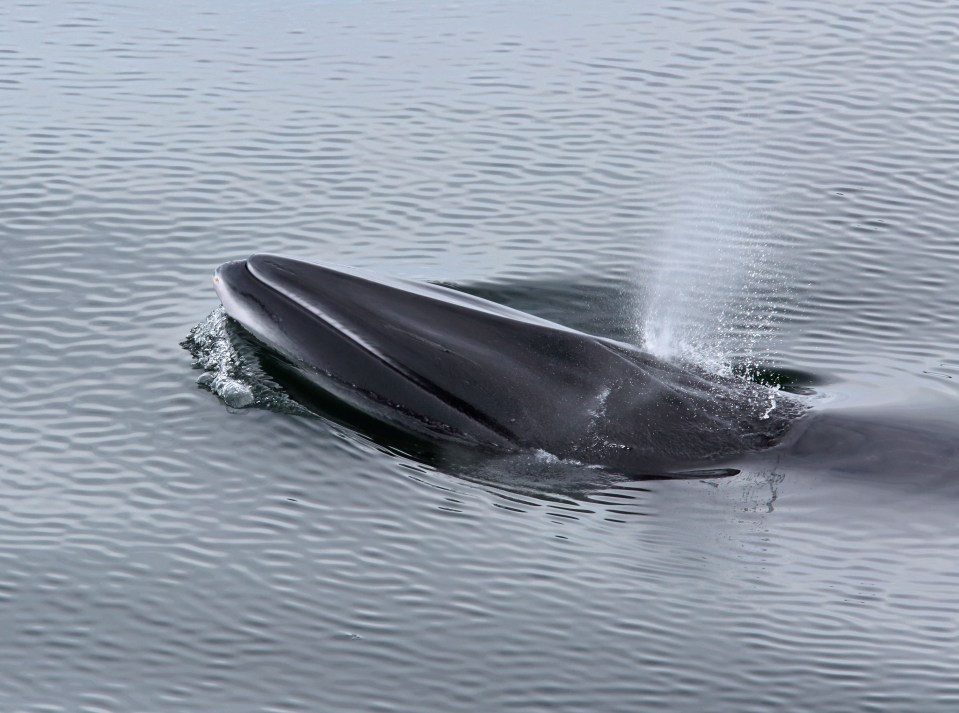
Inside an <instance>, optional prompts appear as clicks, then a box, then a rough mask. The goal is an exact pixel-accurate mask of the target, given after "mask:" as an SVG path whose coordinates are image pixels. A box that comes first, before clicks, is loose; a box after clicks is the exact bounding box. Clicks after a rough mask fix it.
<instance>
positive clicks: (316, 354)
mask: <svg viewBox="0 0 959 713" xmlns="http://www.w3.org/2000/svg"><path fill="white" fill-rule="evenodd" d="M213 283H214V287H215V289H216V292H217V295H218V296H219V298H220V301H221V302H222V304H223V307H224V309H225V310H226V312H227V314H228V315H229V316H230V317H232V318H233V319H234V320H236V321H237V322H239V324H240V325H241V326H242V327H243V328H244V329H246V330H247V331H248V332H250V333H251V334H252V335H253V336H254V337H256V339H257V340H259V341H260V342H261V343H263V344H264V345H265V346H267V347H268V348H269V349H270V350H272V351H273V352H277V353H279V354H280V355H282V356H283V357H285V358H286V359H287V360H288V361H289V363H290V364H292V365H294V366H295V367H296V368H298V369H299V370H300V371H301V372H302V373H304V374H306V375H307V376H308V377H309V379H310V380H311V381H312V382H313V383H314V384H315V385H316V386H318V387H319V388H320V389H322V390H323V391H325V392H326V393H327V394H332V395H333V396H335V397H337V398H339V399H341V400H343V401H345V402H346V403H347V404H349V405H351V406H353V407H355V408H358V409H360V410H362V411H364V412H366V413H371V414H374V415H377V416H379V417H381V418H383V419H385V420H388V421H391V422H394V423H395V422H397V421H400V422H402V423H401V424H400V425H402V426H404V427H406V428H409V429H411V430H414V431H421V432H422V431H427V432H429V433H430V434H431V435H434V436H435V435H436V434H437V432H439V433H440V435H449V436H451V437H453V438H455V439H457V440H468V441H470V442H473V443H476V442H479V443H487V444H490V445H495V446H497V447H500V448H502V447H503V446H504V445H508V444H509V445H511V444H512V442H513V434H512V433H511V429H510V428H509V426H508V424H509V420H508V419H502V418H497V417H494V416H493V415H492V413H493V411H494V410H493V409H491V408H487V407H485V406H484V405H483V404H482V401H483V400H484V399H483V398H469V399H464V398H463V395H462V393H460V386H461V383H462V382H463V379H462V378H460V374H461V372H462V373H467V372H473V373H475V372H476V371H477V370H478V371H479V372H482V364H477V363H476V361H475V360H476V359H482V360H484V361H485V360H487V359H489V357H488V356H487V354H486V353H485V352H486V351H487V350H488V349H489V347H490V346H492V345H489V344H483V345H482V351H481V352H480V353H476V354H474V353H473V352H474V351H475V345H474V342H475V332H471V330H470V324H471V320H473V321H475V320H479V321H480V322H485V321H488V320H489V319H490V318H493V319H494V321H495V320H502V318H503V317H506V318H507V321H509V320H510V319H516V320H520V319H521V320H523V321H524V322H527V323H535V322H536V319H535V318H533V317H530V316H528V315H524V314H522V313H520V312H515V311H514V310H510V309H508V308H506V307H502V308H501V307H499V306H498V305H492V304H490V303H487V302H485V300H480V299H478V298H474V297H471V296H469V295H466V294H462V293H459V292H455V291H453V290H449V289H446V288H442V287H438V286H435V285H430V284H427V283H420V282H414V281H409V280H402V279H396V278H385V277H381V276H372V275H368V274H366V273H364V272H362V271H359V270H355V269H352V268H347V267H340V266H333V265H324V264H315V263H307V262H302V261H299V260H293V259H290V258H285V257H280V256H276V255H268V254H257V255H253V256H251V257H249V258H247V259H246V260H238V261H234V262H227V263H224V264H223V265H221V266H220V267H218V268H217V269H216V271H215V272H214V275H213ZM471 350H472V351H471ZM470 357H472V358H471V359H470V361H469V362H467V361H466V359H468V358H470ZM473 380H474V382H475V376H474V377H473ZM494 395H495V394H489V396H488V397H486V398H489V397H492V396H494ZM480 396H482V394H480Z"/></svg>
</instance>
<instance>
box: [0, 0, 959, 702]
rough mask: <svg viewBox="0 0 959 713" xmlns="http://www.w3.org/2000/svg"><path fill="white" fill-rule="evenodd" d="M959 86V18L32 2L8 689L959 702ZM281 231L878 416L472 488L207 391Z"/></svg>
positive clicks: (14, 196)
mask: <svg viewBox="0 0 959 713" xmlns="http://www.w3.org/2000/svg"><path fill="white" fill-rule="evenodd" d="M957 77H959V5H956V4H954V3H953V4H950V3H943V2H919V1H910V2H906V3H901V2H897V3H893V2H869V3H865V2H850V3H838V4H837V3H832V2H824V1H822V0H810V1H800V2H785V1H782V2H779V1H778V0H770V1H753V0H734V1H731V2H725V1H719V2H659V1H657V0H652V1H651V2H616V1H614V0H598V1H597V2H592V3H576V2H568V1H567V0H558V1H557V2H549V3H546V2H534V1H533V0H520V1H518V2H503V1H500V0H491V1H489V2H485V1H484V2H479V1H477V0H465V1H464V2H455V3H445V2H443V3H441V2H429V1H425V0H414V1H412V2H376V1H371V2H356V1H350V0H342V1H339V0H329V1H318V2H310V1H307V0H290V1H289V2H286V3H282V4H277V3H272V2H266V1H265V0H241V1H238V2H226V1H225V0H209V1H208V2H190V1H187V0H171V1H170V2H166V3H159V4H158V3H154V2H145V1H143V2H126V1H124V0H119V1H118V2H106V1H103V2H99V1H95V2H90V1H83V2H80V1H77V2H67V1H59V0H52V1H50V2H19V1H18V0H10V1H9V2H4V3H3V4H2V5H0V158H2V160H0V397H2V403H3V407H4V408H3V409H2V412H0V710H2V711H4V712H10V713H21V712H23V713H40V712H41V711H42V712H43V713H60V712H63V713H68V712H70V713H72V712H85V713H104V712H111V713H112V712H116V713H131V712H134V711H136V712H151V713H152V712H167V711H177V712H180V711H189V712H198V713H206V712H210V713H214V712H222V711H230V713H247V712H249V713H253V712H261V711H262V712H266V711H269V712H273V713H280V712H284V713H286V712H293V711H296V712H304V713H307V712H320V713H325V712H327V711H328V712H331V713H333V712H336V713H342V712H346V711H362V712H365V711H416V712H427V711H435V712H437V713H459V712H464V713H465V712H467V711H470V712H472V711H505V710H510V711H529V712H530V713H533V712H538V711H546V710H549V711H570V712H573V711H577V712H578V711H589V712H591V713H596V712H604V713H605V712H607V711H609V712H612V711H622V712H623V713H635V712H636V711H653V710H655V711H667V712H670V713H674V712H675V713H678V712H681V711H682V712H687V711H688V712H690V713H693V712H696V713H698V712H701V711H716V712H719V711H722V712H729V713H750V712H755V713H765V712H767V711H817V712H819V713H832V712H836V713H840V712H859V711H883V712H885V711H923V712H928V713H934V712H938V711H944V712H945V711H950V712H951V711H955V710H957V709H959V603H957V602H959V555H957V554H956V552H957V550H959V528H957V525H956V522H957V518H956V513H957V508H959V472H957V471H959V465H957V456H956V448H957V447H956V443H957V438H955V437H954V436H955V434H957V433H959V388H957V385H959V287H957V285H956V275H957V274H959V232H957V231H959V93H957V81H956V78H957ZM262 251H269V252H276V253H281V254H284V255H289V256H292V257H298V258H303V259H308V260H309V259H313V260H324V261H331V262H336V263H343V264H349V265H355V266H358V267H362V268H367V269H372V270H376V271H379V272H383V273H387V274H392V275H401V276H405V277H411V278H420V279H425V280H431V281H438V282H442V283H444V284H449V285H453V286H456V287H458V288H461V289H464V290H467V291H471V292H474V293H476V294H481V295H483V296H486V297H489V298H491V299H494V300H497V301H499V302H503V303H506V304H509V305H511V306H513V307H517V308H519V309H523V310H526V311H528V312H533V313H536V314H539V315H542V316H545V317H548V318H550V319H553V320H556V321H559V322H562V323H564V324H567V325H570V326H573V327H576V328H579V329H583V330H585V331H588V332H592V333H596V334H602V335H607V336H613V337H616V338H619V339H626V340H628V341H632V342H635V343H637V344H642V345H645V347H646V348H648V349H650V350H651V351H654V352H656V353H658V354H661V355H665V356H668V357H670V358H677V359H678V358H682V359H689V360H694V361H698V362H701V363H703V364H713V365H722V364H727V363H730V362H737V361H738V362H743V361H745V362H751V363H762V364H766V365H771V366H773V367H775V368H776V369H778V370H781V371H783V372H784V373H791V374H795V375H797V377H796V378H797V379H799V381H800V382H802V384H804V385H805V386H806V388H807V389H810V390H811V391H812V395H810V396H807V397H806V398H808V399H810V401H811V403H812V404H813V409H814V411H816V412H820V413H822V414H823V415H824V416H829V415H830V414H831V415H833V416H835V415H836V414H838V416H837V418H838V419H839V420H840V421H841V422H842V423H843V424H846V423H847V421H846V420H844V419H846V418H847V416H848V418H849V419H850V422H852V423H854V424H855V423H860V420H861V422H862V423H865V424H866V425H864V426H861V427H859V426H855V425H854V426H848V425H843V428H845V429H846V431H842V432H845V433H849V432H851V433H853V436H854V438H852V439H851V440H850V439H836V440H837V442H836V443H833V442H832V441H831V440H830V438H831V436H830V434H835V430H832V431H830V430H829V429H826V431H825V435H824V436H823V441H822V443H823V446H822V449H821V451H820V450H819V449H817V448H813V449H812V451H811V452H808V453H806V454H805V456H803V458H804V460H803V459H800V460H799V461H797V462H796V463H794V464H790V463H785V462H783V463H778V462H769V463H767V464H766V465H764V466H762V467H758V466H757V467H754V468H750V469H745V470H744V471H743V473H742V474H740V475H738V476H735V477H732V478H725V479H714V480H705V481H699V480H693V481H683V482H678V481H657V482H636V483H622V484H613V485H608V486H606V487H602V488H595V489H591V490H588V491H585V492H580V491H576V492H569V491H567V490H564V489H563V488H561V487H552V484H551V482H550V481H549V479H548V478H542V477H540V478H538V480H537V478H536V475H537V473H533V474H532V475H531V474H530V473H528V472H513V471H511V470H509V469H506V470H504V471H503V472H499V473H497V474H496V477H495V478H492V479H487V480H484V479H470V478H464V477H461V476H460V475H458V474H457V473H454V472H447V471H445V470H444V469H443V468H442V467H437V466H435V465H430V464H426V463H423V462H420V461H418V460H416V459H413V458H409V457H405V456H403V455H402V454H400V453H397V452H396V451H395V450H392V449H388V448H384V447H383V446H382V444H379V443H377V442H375V441H371V440H370V439H368V438H365V437H364V436H363V435H361V434H358V433H354V432H353V431H351V430H350V429H348V428H343V427H341V426H337V425H336V424H333V423H330V422H328V421H326V420H324V419H322V418H317V417H313V416H309V415H305V414H302V413H296V412H291V411H293V410H292V409H286V410H284V409H282V408H273V409H267V408H242V409H236V408H231V407H228V406H227V405H226V404H225V403H224V400H223V399H222V398H220V397H219V396H217V394H215V393H211V391H210V390H209V388H205V387H204V384H203V383H199V384H198V383H197V379H198V377H200V379H201V382H203V381H204V378H203V373H204V372H203V371H202V370H199V369H197V368H195V367H194V364H193V360H192V358H191V355H190V353H188V352H187V351H186V350H184V349H183V348H182V347H181V346H180V343H181V342H182V341H183V340H184V339H185V338H186V337H187V335H188V334H189V333H190V330H191V329H192V328H193V327H194V326H195V325H196V324H198V323H199V322H201V321H203V320H204V319H205V318H206V317H207V315H209V314H210V313H211V312H212V311H214V310H215V309H216V308H217V306H218V303H217V299H216V296H215V294H214V292H213V289H212V284H211V280H210V277H211V274H212V270H213V268H214V267H215V266H217V265H218V264H220V263H221V262H223V261H225V260H228V259H236V258H243V257H246V256H247V255H249V254H251V253H253V252H262ZM241 386H242V384H241ZM827 423H828V421H827ZM928 423H934V424H936V425H935V426H934V427H932V426H927V425H926V424H928ZM953 425H955V427H956V428H955V430H953V428H952V426H953ZM849 429H851V431H850V430H849ZM850 443H852V445H850ZM853 446H854V447H853ZM539 475H542V473H539ZM951 475H955V477H950V476H951ZM531 479H533V480H537V483H536V484H537V487H528V486H529V481H530V480H531ZM519 485H522V487H519Z"/></svg>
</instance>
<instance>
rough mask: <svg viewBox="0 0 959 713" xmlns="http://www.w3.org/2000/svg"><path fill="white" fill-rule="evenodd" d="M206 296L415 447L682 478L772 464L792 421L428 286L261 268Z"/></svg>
mask: <svg viewBox="0 0 959 713" xmlns="http://www.w3.org/2000/svg"><path fill="white" fill-rule="evenodd" d="M214 284H215V287H216V291H217V294H218V295H219V297H220V300H221V301H222V303H223V306H224V308H225V309H226V312H227V314H229V315H230V316H231V317H232V318H233V319H235V320H236V321H237V322H239V323H240V324H241V325H242V326H243V327H244V328H245V329H246V330H247V331H249V332H250V333H251V334H252V335H253V336H254V337H255V338H256V339H257V340H258V341H260V342H262V343H263V344H265V345H266V346H267V347H268V348H269V349H271V350H273V351H275V352H278V353H279V354H280V355H282V356H283V357H284V358H285V359H286V360H288V361H289V362H290V363H291V364H293V365H295V366H296V368H297V369H298V370H299V371H300V372H301V373H302V374H303V375H305V378H306V379H307V380H308V381H310V382H311V383H312V384H313V385H314V386H315V387H316V388H317V389H319V390H321V391H322V392H324V393H326V394H330V395H332V396H334V397H335V398H336V399H339V400H342V401H343V402H345V403H346V404H347V405H349V406H351V407H353V408H355V409H357V410H358V411H360V412H362V413H363V414H366V415H368V416H372V417H373V418H374V419H376V420H378V421H381V422H384V423H386V424H389V425H391V426H393V427H398V428H400V429H402V430H403V431H406V432H409V433H411V434H413V435H415V436H417V437H421V438H427V439H431V440H439V441H448V442H452V443H456V444H464V445H468V446H471V447H477V448H480V449H488V450H490V451H494V452H514V451H519V450H523V449H534V450H542V451H545V452H547V453H549V454H552V455H553V456H556V457H558V458H561V459H565V460H573V461H578V462H581V463H584V464H588V465H598V466H603V467H606V468H608V469H611V470H613V471H616V472H619V473H623V474H626V475H640V474H644V473H645V474H661V473H671V472H677V473H678V472H680V471H682V470H683V469H689V468H699V467H703V466H711V465H714V464H717V463H721V462H723V461H725V460H728V459H730V458H733V457H735V456H738V455H741V454H744V453H747V452H753V451H759V450H762V449H765V448H767V447H769V446H771V445H773V444H775V443H776V441H777V440H778V439H780V437H781V436H782V435H783V434H784V433H785V432H786V430H787V428H788V426H789V423H790V422H791V421H792V420H793V419H794V418H795V417H796V416H798V415H799V413H800V412H801V408H799V407H798V406H797V405H796V403H795V402H791V401H786V400H783V399H781V400H780V402H779V403H778V405H777V406H776V407H775V408H772V409H771V408H770V407H771V406H772V404H773V402H772V401H771V393H772V392H770V391H769V390H768V389H766V388H765V387H762V386H760V385H757V384H752V383H750V382H747V381H745V380H741V379H738V378H732V377H730V378H721V377H716V376H713V375H708V374H705V373H702V374H701V373H697V372H696V371H695V370H692V369H690V368H683V367H679V366H676V365H672V364H669V363H666V362H663V361H660V360H658V359H655V358H654V357H652V356H650V355H649V354H646V353H644V352H642V351H640V350H639V349H637V348H635V347H632V346H630V345H628V344H624V343H621V342H616V341H613V340H609V339H604V338H600V337H595V336H591V335H588V334H585V333H583V332H579V331H576V330H573V329H569V328H566V327H563V326H561V325H559V324H556V323H553V322H549V321H546V320H543V319H540V318H537V317H534V316H532V315H529V314H526V313H524V312H519V311H517V310H513V309H510V308H508V307H504V306H502V305H499V304H496V303H493V302H489V301H487V300H484V299H481V298H478V297H473V296H470V295H467V294H463V293H461V292H458V291H456V290H452V289H449V288H446V287H441V286H438V285H433V284H429V283H421V282H416V281H411V280H402V279H396V278H388V277H381V276H377V275H372V274H368V273H364V272H362V271H359V270H355V269H351V268H344V267H334V266H330V265H320V264H314V263H307V262H302V261H299V260H293V259H290V258H285V257H279V256H275V255H266V254H258V255H253V256H252V257H250V258H248V259H247V260H240V261H236V262H228V263H225V264H223V265H221V266H220V267H219V268H218V269H217V270H216V272H215V274H214ZM307 405H309V404H307Z"/></svg>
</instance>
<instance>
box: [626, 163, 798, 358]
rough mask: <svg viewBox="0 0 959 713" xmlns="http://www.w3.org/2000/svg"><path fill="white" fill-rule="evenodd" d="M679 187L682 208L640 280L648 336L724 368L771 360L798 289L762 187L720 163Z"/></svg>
mask: <svg viewBox="0 0 959 713" xmlns="http://www.w3.org/2000/svg"><path fill="white" fill-rule="evenodd" d="M675 187H676V189H677V191H680V192H681V193H680V194H679V197H678V198H677V199H676V203H677V204H678V207H679V209H678V210H675V211H673V212H672V215H671V216H670V217H669V218H668V220H667V221H666V223H665V226H666V227H665V230H664V232H663V233H662V235H659V236H657V239H656V245H657V247H656V248H654V250H653V251H652V254H651V255H650V256H648V258H647V259H648V263H647V264H646V265H645V266H644V270H643V273H642V282H639V283H638V286H637V291H638V293H639V295H640V305H641V306H640V307H638V309H637V311H638V315H637V317H638V319H637V328H638V340H639V342H640V344H641V345H642V346H643V347H644V348H645V349H646V350H647V351H649V352H650V353H652V354H653V355H655V356H658V357H660V358H662V359H666V360H669V361H676V360H679V361H685V362H690V363H693V364H697V365H699V366H702V367H705V368H707V369H710V370H712V371H714V372H717V373H723V374H729V373H731V371H732V367H733V365H737V366H740V367H743V366H746V367H756V366H759V365H760V364H764V363H766V362H768V360H769V358H770V355H771V354H772V353H773V352H774V350H775V338H776V336H777V327H778V324H777V315H778V311H779V309H780V305H781V304H783V303H784V302H786V301H787V300H788V299H789V296H790V290H789V289H788V283H787V275H786V272H785V270H784V267H783V263H784V257H783V254H782V250H781V248H782V242H781V241H777V240H774V239H773V238H772V236H771V234H770V231H771V225H770V222H769V221H768V220H767V219H765V218H764V214H763V208H764V206H763V205H762V204H761V202H760V198H759V196H758V195H757V194H756V193H755V192H753V191H750V190H749V189H748V188H746V187H745V186H742V185H737V182H736V181H735V178H734V177H733V176H731V175H727V174H724V173H721V172H719V171H714V172H711V173H706V174H699V175H697V176H693V177H687V178H686V180H685V181H684V182H677V183H676V184H675ZM671 207H673V206H672V205H671Z"/></svg>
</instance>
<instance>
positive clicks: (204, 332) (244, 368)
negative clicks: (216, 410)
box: [181, 307, 306, 413]
mask: <svg viewBox="0 0 959 713" xmlns="http://www.w3.org/2000/svg"><path fill="white" fill-rule="evenodd" d="M181 346H183V347H184V348H185V349H187V350H188V351H189V352H190V354H191V355H192V356H193V366H194V367H196V368H198V369H202V370H203V373H202V374H200V375H199V376H198V377H197V380H196V381H197V384H198V385H199V386H201V387H202V388H204V389H207V390H208V391H211V392H212V393H214V394H216V395H217V396H219V397H220V399H222V400H223V403H225V404H226V405H227V406H229V407H230V408H234V409H244V408H250V407H259V408H268V409H271V410H275V411H282V412H285V413H306V411H305V410H304V409H303V407H302V406H300V405H299V404H297V403H296V402H295V401H293V400H292V399H290V398H289V397H288V396H286V394H285V393H284V392H283V390H282V389H280V388H279V387H278V386H277V385H276V384H275V383H273V381H272V379H270V378H269V376H267V375H266V374H265V373H264V372H263V370H262V368H261V367H260V364H259V359H258V358H257V355H256V347H255V346H254V345H253V344H252V343H251V342H250V340H249V339H248V338H246V337H244V336H243V335H242V334H241V333H240V332H239V331H238V330H237V329H236V328H235V327H234V326H233V325H232V323H231V321H230V318H229V317H228V316H227V314H226V312H225V311H224V310H223V308H222V307H220V308H218V309H216V310H214V311H213V312H211V313H210V314H209V315H208V316H207V317H206V319H204V320H203V321H202V322H200V323H199V324H198V325H196V326H195V327H194V328H193V329H192V330H190V334H189V336H188V337H187V338H186V339H185V340H184V341H183V342H182V344H181Z"/></svg>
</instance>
